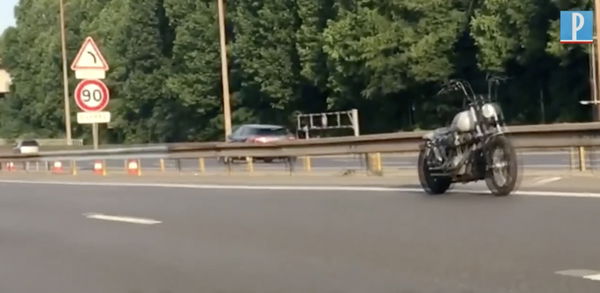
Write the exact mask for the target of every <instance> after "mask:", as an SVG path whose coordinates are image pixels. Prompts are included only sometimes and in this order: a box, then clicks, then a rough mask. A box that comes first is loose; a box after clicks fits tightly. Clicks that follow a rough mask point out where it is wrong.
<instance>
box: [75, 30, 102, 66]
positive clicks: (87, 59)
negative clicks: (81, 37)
mask: <svg viewBox="0 0 600 293" xmlns="http://www.w3.org/2000/svg"><path fill="white" fill-rule="evenodd" d="M71 69H72V70H74V71H78V70H103V71H108V63H107V62H106V60H105V59H104V56H102V53H100V50H98V46H96V43H95V42H94V40H93V39H92V38H91V37H87V38H86V39H85V42H83V45H82V46H81V49H79V53H77V57H75V60H74V61H73V64H71Z"/></svg>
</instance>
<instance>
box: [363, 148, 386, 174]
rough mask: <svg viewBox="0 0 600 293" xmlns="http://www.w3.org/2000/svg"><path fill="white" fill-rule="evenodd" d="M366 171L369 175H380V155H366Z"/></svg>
mask: <svg viewBox="0 0 600 293" xmlns="http://www.w3.org/2000/svg"><path fill="white" fill-rule="evenodd" d="M367 162H368V163H367V171H368V172H369V173H371V174H376V175H381V171H382V169H383V168H382V165H381V153H374V154H367Z"/></svg>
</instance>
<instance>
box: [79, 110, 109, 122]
mask: <svg viewBox="0 0 600 293" xmlns="http://www.w3.org/2000/svg"><path fill="white" fill-rule="evenodd" d="M108 122H110V112H79V113H77V123H79V124H93V123H108Z"/></svg>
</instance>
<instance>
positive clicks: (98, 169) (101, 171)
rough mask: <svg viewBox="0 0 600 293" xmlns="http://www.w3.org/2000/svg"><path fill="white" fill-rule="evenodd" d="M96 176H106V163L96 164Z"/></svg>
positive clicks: (99, 162)
mask: <svg viewBox="0 0 600 293" xmlns="http://www.w3.org/2000/svg"><path fill="white" fill-rule="evenodd" d="M94 174H98V175H102V176H106V167H105V166H104V162H102V161H96V162H94Z"/></svg>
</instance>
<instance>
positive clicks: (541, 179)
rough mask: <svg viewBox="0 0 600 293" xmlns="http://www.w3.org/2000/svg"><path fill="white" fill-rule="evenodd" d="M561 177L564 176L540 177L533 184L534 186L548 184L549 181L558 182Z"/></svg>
mask: <svg viewBox="0 0 600 293" xmlns="http://www.w3.org/2000/svg"><path fill="white" fill-rule="evenodd" d="M561 179H562V177H550V178H540V179H538V180H535V181H534V182H533V183H532V184H531V185H533V186H540V185H546V184H548V183H552V182H556V181H558V180H561Z"/></svg>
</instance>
